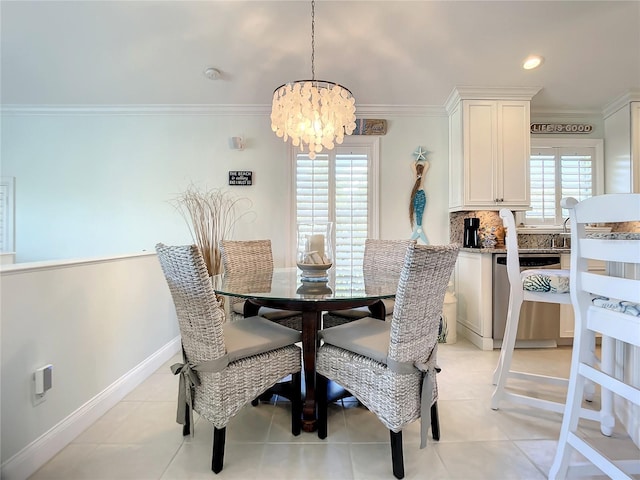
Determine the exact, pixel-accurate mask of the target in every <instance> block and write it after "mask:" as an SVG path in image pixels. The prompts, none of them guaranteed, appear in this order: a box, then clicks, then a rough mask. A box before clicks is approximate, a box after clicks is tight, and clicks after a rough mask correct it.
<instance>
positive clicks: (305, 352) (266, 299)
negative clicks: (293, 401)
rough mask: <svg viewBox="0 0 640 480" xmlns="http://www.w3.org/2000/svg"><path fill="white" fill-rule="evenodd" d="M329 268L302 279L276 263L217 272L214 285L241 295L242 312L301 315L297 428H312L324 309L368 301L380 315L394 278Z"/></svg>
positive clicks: (221, 291)
mask: <svg viewBox="0 0 640 480" xmlns="http://www.w3.org/2000/svg"><path fill="white" fill-rule="evenodd" d="M333 270H334V269H333V268H332V269H330V270H329V272H328V275H327V278H326V281H318V280H314V281H303V280H302V278H301V276H300V273H301V272H300V270H299V269H297V268H296V267H293V268H276V269H274V270H273V271H272V272H270V273H267V274H264V273H262V274H246V275H241V276H229V275H225V276H216V277H214V278H213V284H214V290H215V292H216V293H217V294H219V295H227V296H233V297H240V298H244V299H245V300H246V302H245V304H244V316H245V317H249V316H253V315H257V314H258V310H259V309H260V307H270V308H276V309H280V310H292V311H298V312H301V314H302V358H303V370H304V382H305V393H306V394H305V399H304V402H303V408H302V429H303V430H305V431H307V432H312V431H314V430H315V429H316V396H315V366H316V351H317V348H318V343H319V341H318V330H319V329H320V328H321V325H322V313H323V312H325V311H335V310H345V309H349V308H355V307H362V306H367V307H369V310H370V311H371V316H372V317H374V318H378V319H381V320H384V318H385V314H386V312H385V307H384V303H383V302H382V300H383V299H386V298H394V297H395V294H396V289H397V287H398V279H397V278H395V279H392V278H385V276H384V275H376V276H375V278H365V276H364V274H363V271H362V268H361V267H354V268H352V269H342V270H339V271H338V272H335V271H333Z"/></svg>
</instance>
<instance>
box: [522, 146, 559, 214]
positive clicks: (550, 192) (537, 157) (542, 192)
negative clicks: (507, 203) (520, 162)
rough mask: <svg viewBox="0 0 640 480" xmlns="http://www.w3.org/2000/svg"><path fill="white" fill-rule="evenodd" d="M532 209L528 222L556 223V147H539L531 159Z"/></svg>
mask: <svg viewBox="0 0 640 480" xmlns="http://www.w3.org/2000/svg"><path fill="white" fill-rule="evenodd" d="M529 188H530V194H531V210H529V211H527V212H526V213H525V216H526V219H527V223H538V224H546V223H550V224H552V225H554V224H555V220H556V152H555V149H554V148H537V149H535V151H532V152H531V158H530V160H529Z"/></svg>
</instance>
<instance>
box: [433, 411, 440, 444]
mask: <svg viewBox="0 0 640 480" xmlns="http://www.w3.org/2000/svg"><path fill="white" fill-rule="evenodd" d="M431 436H432V437H433V439H434V440H436V441H438V440H440V418H439V417H438V402H434V403H433V405H431Z"/></svg>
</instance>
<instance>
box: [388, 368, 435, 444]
mask: <svg viewBox="0 0 640 480" xmlns="http://www.w3.org/2000/svg"><path fill="white" fill-rule="evenodd" d="M387 366H388V367H389V369H391V370H392V371H394V372H396V373H400V374H403V373H404V374H409V373H415V371H416V370H419V371H420V372H421V374H422V390H421V392H420V448H424V447H426V446H427V433H428V431H429V425H430V423H426V424H425V420H424V419H425V416H427V415H429V411H430V408H431V402H432V400H433V380H432V375H433V374H435V368H436V367H435V366H434V365H431V366H430V365H429V362H428V361H427V363H421V362H398V361H396V360H393V359H391V358H389V359H387ZM431 370H433V372H431Z"/></svg>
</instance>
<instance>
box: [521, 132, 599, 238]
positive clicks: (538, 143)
mask: <svg viewBox="0 0 640 480" xmlns="http://www.w3.org/2000/svg"><path fill="white" fill-rule="evenodd" d="M534 148H594V150H595V156H594V172H593V175H594V182H593V195H602V194H603V193H604V141H603V140H602V139H601V138H575V137H560V138H558V137H533V136H532V137H531V146H530V150H529V158H528V159H527V161H530V158H531V150H533V149H534ZM529 175H531V173H529ZM529 183H530V182H529ZM529 188H531V187H529ZM529 195H531V192H529ZM515 213H516V214H515V220H516V225H520V226H525V227H527V228H532V229H533V228H538V229H542V228H551V229H556V228H558V229H561V228H562V224H561V223H560V224H555V225H549V224H528V223H527V222H526V217H525V212H523V211H522V212H515Z"/></svg>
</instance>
